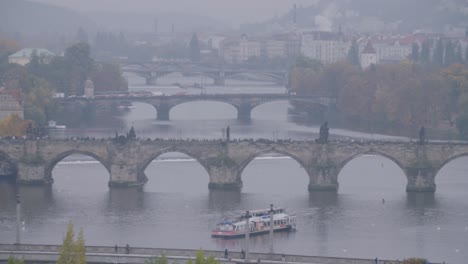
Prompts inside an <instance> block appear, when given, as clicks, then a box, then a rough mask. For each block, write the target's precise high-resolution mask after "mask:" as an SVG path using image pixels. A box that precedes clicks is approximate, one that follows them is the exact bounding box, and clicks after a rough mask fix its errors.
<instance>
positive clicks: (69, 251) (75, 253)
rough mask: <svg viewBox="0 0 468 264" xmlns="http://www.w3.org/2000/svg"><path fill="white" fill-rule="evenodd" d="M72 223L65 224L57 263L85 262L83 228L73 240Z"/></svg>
mask: <svg viewBox="0 0 468 264" xmlns="http://www.w3.org/2000/svg"><path fill="white" fill-rule="evenodd" d="M74 236H75V233H74V232H73V224H72V223H69V224H68V226H67V233H66V235H65V238H64V239H63V244H62V247H61V249H60V256H59V258H58V260H57V264H86V247H85V241H84V237H83V230H80V233H79V235H78V238H77V240H76V241H75V240H74Z"/></svg>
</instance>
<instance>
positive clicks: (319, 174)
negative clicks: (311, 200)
mask: <svg viewBox="0 0 468 264" xmlns="http://www.w3.org/2000/svg"><path fill="white" fill-rule="evenodd" d="M338 172H339V171H338V168H337V166H335V165H334V164H332V163H323V164H317V165H313V166H310V167H309V169H308V170H307V173H308V174H309V178H310V182H309V187H308V189H309V191H310V192H314V191H330V192H336V191H338Z"/></svg>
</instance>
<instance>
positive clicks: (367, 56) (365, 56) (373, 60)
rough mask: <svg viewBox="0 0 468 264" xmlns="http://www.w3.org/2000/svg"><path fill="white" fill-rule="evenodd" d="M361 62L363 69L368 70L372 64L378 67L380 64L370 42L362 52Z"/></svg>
mask: <svg viewBox="0 0 468 264" xmlns="http://www.w3.org/2000/svg"><path fill="white" fill-rule="evenodd" d="M360 60H361V67H362V68H363V69H366V68H367V67H369V66H371V65H372V64H374V65H376V64H377V63H378V58H377V52H376V51H375V49H374V47H373V46H372V43H371V42H370V41H368V42H367V44H366V46H365V47H364V49H363V50H362V52H361V55H360Z"/></svg>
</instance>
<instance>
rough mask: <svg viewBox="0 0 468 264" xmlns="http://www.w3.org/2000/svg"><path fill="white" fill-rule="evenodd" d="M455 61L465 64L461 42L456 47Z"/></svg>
mask: <svg viewBox="0 0 468 264" xmlns="http://www.w3.org/2000/svg"><path fill="white" fill-rule="evenodd" d="M455 63H458V64H463V52H462V47H461V45H460V43H458V44H457V46H456V48H455Z"/></svg>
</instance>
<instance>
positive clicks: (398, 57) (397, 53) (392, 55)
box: [374, 40, 412, 62]
mask: <svg viewBox="0 0 468 264" xmlns="http://www.w3.org/2000/svg"><path fill="white" fill-rule="evenodd" d="M374 48H375V51H376V52H377V56H378V59H379V61H381V62H384V61H387V62H392V61H395V62H398V61H402V60H405V59H407V58H408V56H409V55H411V50H412V44H402V43H400V41H398V40H396V41H395V42H393V41H392V42H386V43H385V42H384V43H375V44H374Z"/></svg>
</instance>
